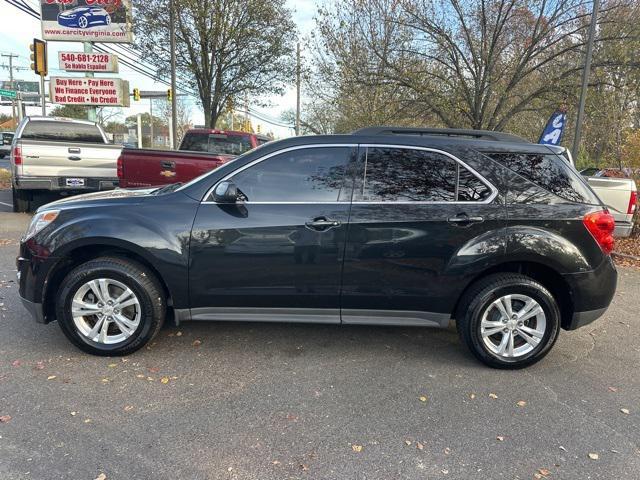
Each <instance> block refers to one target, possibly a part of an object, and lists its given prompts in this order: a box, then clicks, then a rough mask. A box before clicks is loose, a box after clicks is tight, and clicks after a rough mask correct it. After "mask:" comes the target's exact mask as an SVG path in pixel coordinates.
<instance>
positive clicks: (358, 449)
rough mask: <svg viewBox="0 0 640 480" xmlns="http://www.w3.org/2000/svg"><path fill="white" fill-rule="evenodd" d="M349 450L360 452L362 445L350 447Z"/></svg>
mask: <svg viewBox="0 0 640 480" xmlns="http://www.w3.org/2000/svg"><path fill="white" fill-rule="evenodd" d="M351 450H353V451H354V452H361V451H362V445H355V444H354V445H351Z"/></svg>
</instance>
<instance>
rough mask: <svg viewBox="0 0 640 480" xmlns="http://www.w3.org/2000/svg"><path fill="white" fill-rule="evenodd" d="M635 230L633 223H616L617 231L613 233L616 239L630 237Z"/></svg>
mask: <svg viewBox="0 0 640 480" xmlns="http://www.w3.org/2000/svg"><path fill="white" fill-rule="evenodd" d="M632 230H633V223H631V222H618V221H616V229H615V230H614V231H613V235H614V236H615V237H622V238H624V237H630V236H631V231H632Z"/></svg>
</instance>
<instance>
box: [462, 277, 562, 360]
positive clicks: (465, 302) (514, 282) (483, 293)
mask: <svg viewBox="0 0 640 480" xmlns="http://www.w3.org/2000/svg"><path fill="white" fill-rule="evenodd" d="M518 294H520V295H526V296H528V297H530V298H532V299H534V300H535V301H536V302H538V304H539V305H540V307H541V308H542V310H543V312H544V314H545V317H546V328H545V332H544V335H543V336H542V338H541V339H540V341H539V343H538V344H537V346H536V347H534V348H533V349H532V350H531V351H530V352H528V353H526V354H523V355H522V356H518V357H515V358H506V357H504V356H500V355H498V354H497V353H495V352H492V351H491V350H490V349H489V348H488V347H487V345H485V343H484V341H483V339H482V335H481V331H480V330H481V327H480V325H481V321H482V316H483V314H484V312H485V311H486V310H488V308H489V307H490V305H491V303H492V302H494V301H495V300H497V299H498V298H501V297H502V296H504V295H518ZM560 320H561V316H560V309H559V308H558V303H557V302H556V300H555V298H554V296H553V295H552V294H551V292H549V290H548V289H547V288H545V287H544V286H543V285H542V284H541V283H539V282H537V281H536V280H534V279H532V278H530V277H527V276H525V275H521V274H516V273H499V274H493V275H489V276H487V277H485V278H483V279H481V280H479V281H477V282H476V283H474V284H473V285H472V286H471V287H469V289H467V291H466V292H465V293H464V295H463V298H462V299H461V301H460V304H459V307H458V310H457V313H456V323H457V329H458V334H459V335H460V338H461V339H462V341H463V342H464V343H465V345H466V346H467V347H468V348H469V350H471V352H472V353H473V354H474V355H475V356H476V358H478V360H480V361H481V362H483V363H484V364H486V365H488V366H490V367H493V368H503V369H517V368H523V367H526V366H529V365H532V364H534V363H536V362H538V361H540V360H542V358H544V356H545V355H546V354H547V353H549V351H550V350H551V347H553V345H554V343H555V342H556V340H557V338H558V334H559V333H560V324H561V322H560ZM520 341H522V339H521V338H520Z"/></svg>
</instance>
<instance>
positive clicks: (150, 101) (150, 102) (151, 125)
mask: <svg viewBox="0 0 640 480" xmlns="http://www.w3.org/2000/svg"><path fill="white" fill-rule="evenodd" d="M149 116H150V117H151V120H149V135H151V138H150V139H149V148H153V98H149Z"/></svg>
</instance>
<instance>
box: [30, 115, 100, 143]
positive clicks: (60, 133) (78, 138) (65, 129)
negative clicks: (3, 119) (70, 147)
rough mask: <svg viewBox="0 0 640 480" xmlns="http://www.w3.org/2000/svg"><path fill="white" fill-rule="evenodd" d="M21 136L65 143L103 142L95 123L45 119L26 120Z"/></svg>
mask: <svg viewBox="0 0 640 480" xmlns="http://www.w3.org/2000/svg"><path fill="white" fill-rule="evenodd" d="M21 138H23V139H26V140H45V141H49V142H65V143H104V138H102V134H101V133H100V130H99V129H98V127H96V126H95V125H88V124H85V123H75V122H60V121H46V120H45V121H36V122H33V121H32V122H28V123H27V125H26V126H25V127H24V130H23V131H22V135H21Z"/></svg>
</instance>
